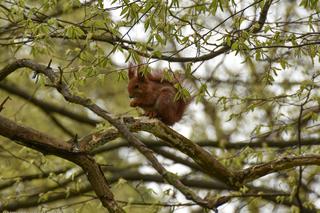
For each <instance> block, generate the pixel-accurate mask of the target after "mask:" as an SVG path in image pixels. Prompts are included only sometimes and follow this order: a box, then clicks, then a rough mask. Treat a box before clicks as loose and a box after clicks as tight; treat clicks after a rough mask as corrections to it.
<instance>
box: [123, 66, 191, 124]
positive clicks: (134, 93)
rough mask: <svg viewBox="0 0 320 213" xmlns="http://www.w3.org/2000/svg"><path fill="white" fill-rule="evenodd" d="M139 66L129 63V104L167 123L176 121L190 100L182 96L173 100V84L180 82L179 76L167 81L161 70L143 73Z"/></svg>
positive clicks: (174, 94)
mask: <svg viewBox="0 0 320 213" xmlns="http://www.w3.org/2000/svg"><path fill="white" fill-rule="evenodd" d="M140 68H141V65H140V66H139V65H134V64H132V63H130V64H129V68H128V69H129V72H128V77H129V83H128V92H129V97H130V98H131V101H130V106H131V107H137V106H138V107H140V108H142V109H143V110H144V112H145V114H144V115H146V116H149V117H150V118H158V119H160V120H161V121H162V122H163V123H165V124H167V125H173V124H174V123H176V122H178V121H179V120H180V119H181V118H182V116H183V113H184V111H185V110H186V108H187V106H188V104H189V103H190V100H185V99H182V98H180V99H178V100H175V96H176V94H177V92H178V90H177V89H176V88H175V87H174V85H175V84H176V83H181V81H182V78H181V76H176V77H175V79H174V80H172V81H169V80H165V79H164V74H163V72H161V71H157V72H152V73H148V74H146V75H144V74H143V73H142V72H141V71H140V70H139V69H140Z"/></svg>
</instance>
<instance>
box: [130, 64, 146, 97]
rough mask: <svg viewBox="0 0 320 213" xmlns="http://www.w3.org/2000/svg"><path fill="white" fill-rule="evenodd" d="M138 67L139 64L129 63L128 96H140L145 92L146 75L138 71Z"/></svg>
mask: <svg viewBox="0 0 320 213" xmlns="http://www.w3.org/2000/svg"><path fill="white" fill-rule="evenodd" d="M139 68H140V66H139V65H135V64H132V63H129V69H128V70H129V72H128V77H129V83H128V92H129V98H136V97H141V96H142V95H143V94H145V92H146V89H147V87H148V83H147V82H148V77H146V76H145V75H144V74H143V73H142V72H141V71H139Z"/></svg>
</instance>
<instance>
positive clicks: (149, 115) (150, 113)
mask: <svg viewBox="0 0 320 213" xmlns="http://www.w3.org/2000/svg"><path fill="white" fill-rule="evenodd" d="M144 115H146V116H148V117H149V118H155V117H157V113H156V112H154V111H152V112H150V111H149V112H145V113H144Z"/></svg>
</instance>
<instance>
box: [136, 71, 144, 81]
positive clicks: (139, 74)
mask: <svg viewBox="0 0 320 213" xmlns="http://www.w3.org/2000/svg"><path fill="white" fill-rule="evenodd" d="M138 79H139V81H144V79H145V76H144V74H143V72H141V71H140V72H139V71H138Z"/></svg>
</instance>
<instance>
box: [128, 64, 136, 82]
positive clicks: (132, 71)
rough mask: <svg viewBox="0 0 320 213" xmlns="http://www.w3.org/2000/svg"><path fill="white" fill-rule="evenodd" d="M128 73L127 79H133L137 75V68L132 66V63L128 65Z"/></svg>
mask: <svg viewBox="0 0 320 213" xmlns="http://www.w3.org/2000/svg"><path fill="white" fill-rule="evenodd" d="M128 70H129V72H128V76H129V79H131V78H133V77H135V76H136V73H137V67H136V65H134V64H133V63H131V62H130V63H129V69H128Z"/></svg>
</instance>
